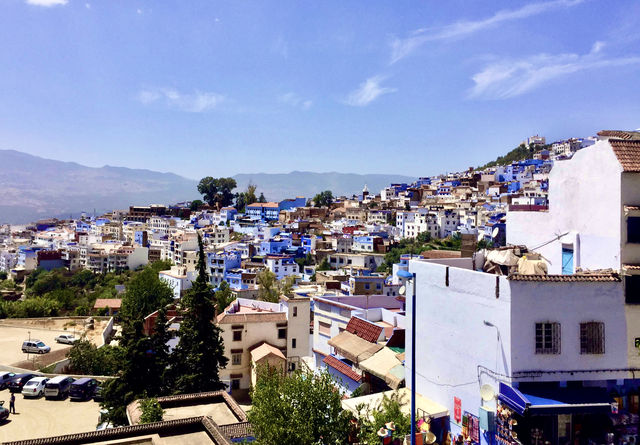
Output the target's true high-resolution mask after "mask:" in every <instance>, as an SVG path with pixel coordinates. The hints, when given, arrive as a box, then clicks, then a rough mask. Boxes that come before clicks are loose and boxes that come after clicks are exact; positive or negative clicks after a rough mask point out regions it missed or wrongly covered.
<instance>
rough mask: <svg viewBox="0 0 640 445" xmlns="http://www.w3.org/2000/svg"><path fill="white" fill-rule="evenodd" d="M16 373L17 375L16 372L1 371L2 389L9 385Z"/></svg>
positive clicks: (0, 386)
mask: <svg viewBox="0 0 640 445" xmlns="http://www.w3.org/2000/svg"><path fill="white" fill-rule="evenodd" d="M14 375H16V374H15V373H14V372H0V389H5V388H6V387H7V386H9V383H10V382H11V379H12V378H13V376H14Z"/></svg>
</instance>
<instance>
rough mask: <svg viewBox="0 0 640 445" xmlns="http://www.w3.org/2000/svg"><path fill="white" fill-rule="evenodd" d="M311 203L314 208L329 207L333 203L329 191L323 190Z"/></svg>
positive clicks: (331, 194)
mask: <svg viewBox="0 0 640 445" xmlns="http://www.w3.org/2000/svg"><path fill="white" fill-rule="evenodd" d="M313 203H314V204H315V206H316V207H329V206H330V205H331V204H332V203H333V193H331V190H325V191H324V192H320V193H318V194H317V195H316V196H314V197H313Z"/></svg>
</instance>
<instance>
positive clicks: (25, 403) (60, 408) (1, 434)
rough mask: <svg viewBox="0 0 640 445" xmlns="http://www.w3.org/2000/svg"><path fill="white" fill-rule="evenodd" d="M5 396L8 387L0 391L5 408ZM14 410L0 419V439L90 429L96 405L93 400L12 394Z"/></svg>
mask: <svg viewBox="0 0 640 445" xmlns="http://www.w3.org/2000/svg"><path fill="white" fill-rule="evenodd" d="M9 396H10V393H9V391H8V390H4V391H0V400H4V401H5V406H6V407H7V408H8V407H9ZM16 412H17V414H15V415H13V414H11V415H10V416H9V420H8V421H7V422H6V423H0V442H6V441H9V440H23V439H33V438H36V437H49V436H55V435H60V434H70V433H79V432H84V431H93V430H95V428H96V425H97V423H98V415H99V412H100V407H99V405H98V403H96V402H93V401H88V402H71V401H70V400H69V399H66V400H45V399H44V397H42V398H40V399H24V398H23V397H22V394H16Z"/></svg>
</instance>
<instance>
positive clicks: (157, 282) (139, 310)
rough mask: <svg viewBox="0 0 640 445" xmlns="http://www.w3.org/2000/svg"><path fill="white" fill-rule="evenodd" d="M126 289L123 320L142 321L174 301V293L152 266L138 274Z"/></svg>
mask: <svg viewBox="0 0 640 445" xmlns="http://www.w3.org/2000/svg"><path fill="white" fill-rule="evenodd" d="M126 289H127V290H126V292H125V294H124V296H123V298H122V306H121V309H120V315H121V317H122V318H126V319H130V320H136V319H142V318H144V317H146V316H147V315H149V314H150V313H151V312H153V311H156V310H158V309H160V308H161V307H163V306H165V305H166V304H168V303H170V302H171V301H173V291H172V290H171V288H170V287H169V286H168V285H167V283H165V282H164V281H162V280H161V279H160V278H158V272H157V271H156V268H155V267H154V266H152V265H149V266H146V267H145V268H144V269H143V270H142V271H141V272H139V273H138V274H136V275H135V276H134V277H133V278H132V279H131V281H130V282H129V283H128V284H127V288H126Z"/></svg>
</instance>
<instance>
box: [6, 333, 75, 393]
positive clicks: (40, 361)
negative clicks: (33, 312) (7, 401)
mask: <svg viewBox="0 0 640 445" xmlns="http://www.w3.org/2000/svg"><path fill="white" fill-rule="evenodd" d="M68 333H69V331H64V330H61V331H57V330H44V329H34V328H27V327H24V328H23V327H15V326H2V325H0V364H3V365H11V366H18V365H19V364H20V363H21V362H24V361H25V360H27V354H25V353H23V352H22V342H23V341H25V340H27V339H29V336H31V338H32V339H33V338H37V339H38V340H42V341H43V342H44V343H45V344H46V345H48V346H51V353H49V354H42V355H40V354H29V357H28V359H29V360H35V361H36V362H37V363H36V364H37V365H39V366H40V367H42V366H46V365H48V364H49V363H51V360H49V357H47V356H51V358H54V359H55V358H57V359H58V360H59V359H60V358H58V357H59V356H62V357H61V358H64V354H60V353H54V352H56V351H63V350H67V349H69V345H63V344H58V343H56V342H55V340H54V338H55V337H57V336H58V335H60V334H68ZM0 400H1V399H0Z"/></svg>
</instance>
